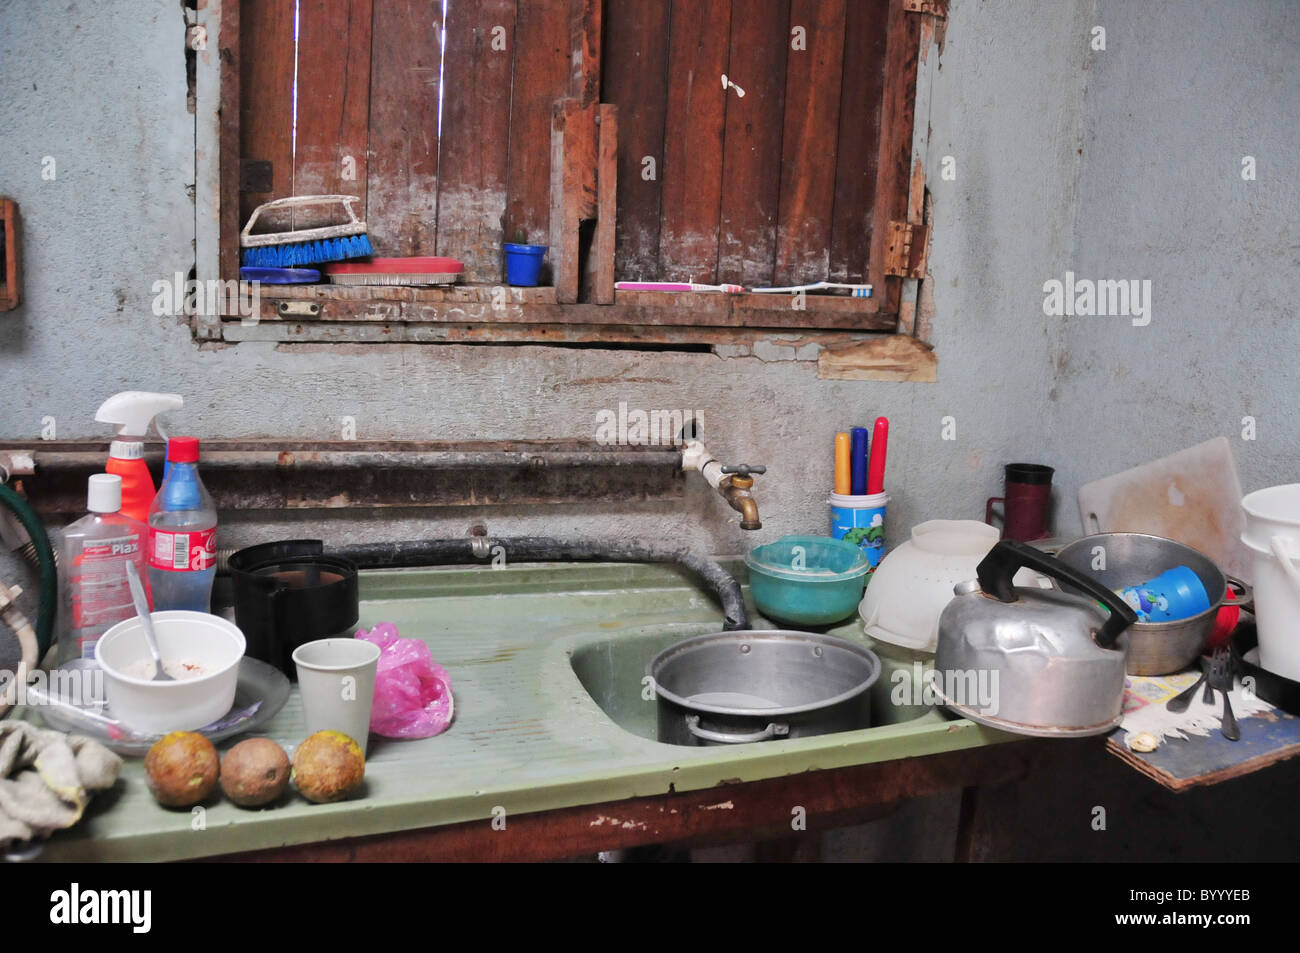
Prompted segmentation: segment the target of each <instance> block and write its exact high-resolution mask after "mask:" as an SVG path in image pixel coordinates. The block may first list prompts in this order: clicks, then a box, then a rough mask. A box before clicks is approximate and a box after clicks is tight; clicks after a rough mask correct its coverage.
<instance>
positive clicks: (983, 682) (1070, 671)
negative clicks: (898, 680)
mask: <svg viewBox="0 0 1300 953" xmlns="http://www.w3.org/2000/svg"><path fill="white" fill-rule="evenodd" d="M1025 567H1028V568H1030V569H1034V570H1037V571H1038V572H1040V573H1042V574H1043V575H1045V576H1050V577H1051V578H1053V579H1055V580H1058V581H1059V582H1063V583H1067V584H1068V585H1070V586H1072V587H1073V588H1075V589H1077V590H1079V591H1080V592H1083V593H1086V594H1087V596H1088V597H1087V598H1085V597H1082V596H1077V595H1069V594H1067V593H1064V592H1061V591H1059V590H1056V589H1028V588H1017V587H1016V586H1015V585H1014V584H1013V583H1012V577H1013V576H1015V574H1016V573H1017V572H1018V571H1019V570H1020V569H1022V568H1025ZM975 572H976V576H977V577H978V578H977V579H976V580H972V581H969V582H962V583H958V585H957V586H956V587H955V588H954V590H953V592H954V594H955V595H954V597H953V599H952V601H951V602H949V603H948V605H947V607H946V608H945V609H944V610H943V613H942V615H940V617H939V641H938V647H937V650H936V652H935V658H934V671H933V673H932V676H931V677H932V680H933V681H932V684H933V687H934V690H935V692H936V693H937V694H938V695H939V697H940V699H941V700H942V701H943V703H944V704H945V705H946V706H947V707H948V708H950V709H952V710H953V711H955V712H956V713H958V714H960V715H962V716H964V717H966V718H969V719H971V720H972V721H976V722H979V723H980V724H983V725H988V726H990V727H993V728H1001V729H1002V730H1004V731H1011V732H1015V733H1016V734H1021V735H1035V736H1039V737H1071V736H1077V735H1097V734H1104V733H1105V732H1107V731H1110V730H1111V729H1112V728H1114V727H1115V726H1116V725H1118V724H1119V722H1120V719H1121V716H1122V711H1121V709H1122V707H1123V703H1124V661H1125V653H1126V651H1127V643H1126V640H1125V639H1123V638H1121V636H1122V634H1123V632H1124V630H1125V629H1127V628H1128V627H1129V626H1130V625H1132V624H1133V623H1134V622H1136V621H1137V616H1135V615H1134V613H1133V610H1132V609H1130V608H1129V607H1128V605H1126V604H1125V602H1124V601H1123V600H1122V599H1121V598H1120V597H1119V596H1118V595H1116V594H1115V593H1114V592H1111V591H1110V590H1109V589H1107V588H1106V587H1105V586H1103V585H1102V584H1101V583H1099V582H1097V581H1096V580H1095V579H1093V578H1091V577H1090V576H1087V575H1085V574H1084V573H1082V572H1079V571H1078V570H1076V569H1072V568H1071V567H1069V566H1067V565H1065V564H1064V563H1062V562H1059V561H1058V560H1056V559H1054V558H1052V557H1051V556H1049V555H1047V554H1046V553H1044V552H1042V551H1041V550H1038V549H1035V548H1034V547H1032V546H1028V545H1026V544H1024V543H1021V542H1017V541H1015V540H1003V541H1002V542H1000V543H998V544H997V545H996V546H994V547H993V549H991V550H990V551H989V554H988V555H987V556H985V557H984V559H983V561H981V562H980V564H979V566H978V567H977V568H976V570H975ZM1098 603H1101V605H1104V606H1105V607H1106V609H1107V610H1109V616H1107V614H1106V612H1105V611H1103V610H1102V607H1101V605H1098Z"/></svg>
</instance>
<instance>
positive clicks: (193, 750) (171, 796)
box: [144, 731, 221, 807]
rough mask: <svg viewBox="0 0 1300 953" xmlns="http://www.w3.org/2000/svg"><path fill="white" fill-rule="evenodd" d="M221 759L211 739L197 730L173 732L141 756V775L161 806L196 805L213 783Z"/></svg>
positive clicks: (215, 783)
mask: <svg viewBox="0 0 1300 953" xmlns="http://www.w3.org/2000/svg"><path fill="white" fill-rule="evenodd" d="M220 769H221V762H220V761H219V760H218V758H217V749H216V748H214V747H212V742H211V741H209V740H208V739H207V738H205V737H203V736H202V735H200V734H198V733H197V732H193V731H173V732H171V733H170V734H167V735H164V736H163V737H161V738H159V739H158V740H157V741H155V742H154V744H153V747H152V748H150V749H149V753H148V754H147V755H145V756H144V778H145V782H146V783H147V784H148V785H149V791H150V792H151V793H152V794H153V796H154V800H156V801H157V802H158V803H159V804H161V805H162V806H163V807H190V806H191V805H193V804H198V803H199V802H200V801H202V800H204V799H205V798H206V797H207V796H208V795H209V794H211V793H212V790H213V788H215V787H216V786H217V774H218V772H219V771H220Z"/></svg>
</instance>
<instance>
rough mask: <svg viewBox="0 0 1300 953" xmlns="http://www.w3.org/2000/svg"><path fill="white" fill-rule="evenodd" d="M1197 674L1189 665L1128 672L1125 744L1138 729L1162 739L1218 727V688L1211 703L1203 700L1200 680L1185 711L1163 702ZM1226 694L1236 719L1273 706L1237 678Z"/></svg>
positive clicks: (1123, 724) (1129, 743) (1203, 734)
mask: <svg viewBox="0 0 1300 953" xmlns="http://www.w3.org/2000/svg"><path fill="white" fill-rule="evenodd" d="M1198 678H1200V672H1198V671H1195V670H1191V669H1189V670H1188V671H1186V672H1179V673H1178V674H1177V675H1130V676H1129V677H1128V679H1127V683H1126V688H1125V691H1124V720H1123V721H1121V722H1120V727H1121V728H1123V729H1124V744H1125V746H1126V747H1129V748H1132V747H1133V745H1132V741H1133V737H1134V736H1135V735H1137V734H1140V733H1141V732H1148V733H1149V734H1152V735H1154V736H1155V737H1156V738H1157V739H1158V740H1159V741H1160V742H1161V743H1163V742H1164V741H1165V739H1167V738H1183V739H1185V738H1187V736H1188V735H1199V736H1200V737H1206V736H1208V735H1209V734H1210V732H1212V731H1217V730H1218V728H1219V725H1220V724H1221V723H1222V721H1223V692H1221V691H1219V690H1218V689H1215V692H1214V702H1213V703H1212V704H1209V705H1207V704H1206V703H1205V702H1204V700H1203V699H1204V697H1205V685H1204V684H1203V683H1202V684H1201V685H1200V686H1199V687H1198V688H1197V689H1196V695H1195V696H1194V697H1193V698H1192V703H1191V704H1190V705H1188V706H1187V710H1186V711H1184V712H1178V713H1175V712H1172V711H1170V710H1169V709H1168V708H1166V707H1165V702H1167V701H1169V699H1171V698H1173V697H1174V696H1175V695H1177V694H1179V693H1180V692H1182V691H1183V689H1185V688H1188V687H1190V686H1191V685H1192V684H1193V683H1194V682H1195V681H1196V680H1197V679H1198ZM1228 698H1229V700H1230V701H1231V702H1232V713H1233V715H1235V716H1236V718H1237V720H1238V721H1240V720H1241V719H1243V718H1246V717H1248V716H1250V715H1257V714H1259V713H1260V712H1263V711H1269V710H1270V709H1272V707H1273V706H1272V705H1270V704H1269V703H1268V702H1266V701H1264V700H1263V699H1262V698H1260V697H1259V696H1258V695H1256V694H1255V693H1254V692H1252V691H1249V690H1247V689H1245V688H1243V686H1242V685H1241V683H1240V682H1239V681H1236V680H1234V682H1233V688H1232V691H1231V692H1229V693H1228Z"/></svg>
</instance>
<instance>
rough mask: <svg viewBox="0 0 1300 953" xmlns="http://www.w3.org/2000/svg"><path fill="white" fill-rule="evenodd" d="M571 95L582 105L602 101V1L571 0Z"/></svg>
mask: <svg viewBox="0 0 1300 953" xmlns="http://www.w3.org/2000/svg"><path fill="white" fill-rule="evenodd" d="M572 3H573V7H572V13H571V15H570V19H569V50H570V53H569V95H570V96H572V97H573V98H574V99H576V100H578V102H579V103H581V104H582V105H583V106H590V105H592V104H593V103H598V102H600V70H601V22H602V16H603V9H602V8H603V7H604V3H603V2H602V0H572Z"/></svg>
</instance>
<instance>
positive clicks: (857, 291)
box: [750, 281, 871, 298]
mask: <svg viewBox="0 0 1300 953" xmlns="http://www.w3.org/2000/svg"><path fill="white" fill-rule="evenodd" d="M832 288H838V289H840V290H844V291H851V292H852V293H853V294H852V297H854V298H870V297H871V285H846V284H841V283H840V282H838V281H817V282H814V283H813V284H810V285H791V286H789V287H788V288H751V289H750V290H751V291H752V292H753V293H754V294H794V293H795V292H798V291H826V290H828V289H832Z"/></svg>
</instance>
